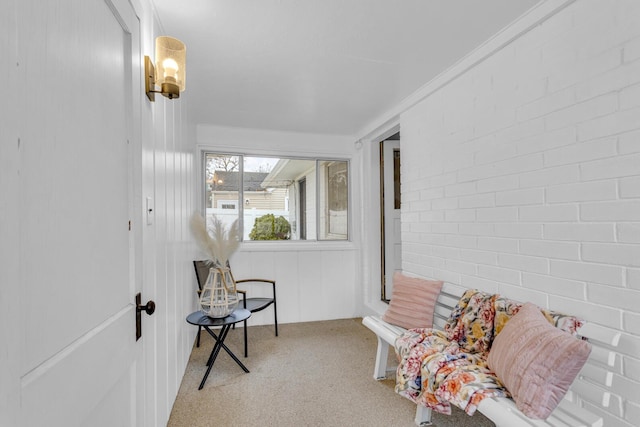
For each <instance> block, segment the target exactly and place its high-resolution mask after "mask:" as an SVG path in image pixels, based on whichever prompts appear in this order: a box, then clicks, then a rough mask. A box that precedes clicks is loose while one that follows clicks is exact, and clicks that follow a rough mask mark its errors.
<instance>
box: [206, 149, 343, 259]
mask: <svg viewBox="0 0 640 427" xmlns="http://www.w3.org/2000/svg"><path fill="white" fill-rule="evenodd" d="M209 154H211V155H215V156H237V157H239V160H240V161H239V165H238V173H239V174H240V175H239V176H240V177H241V179H240V182H239V187H240V188H239V190H238V198H237V214H238V225H239V227H240V230H241V243H242V244H245V243H248V244H252V245H253V244H256V245H258V246H261V247H262V246H263V245H264V246H265V247H266V246H270V247H273V246H274V245H282V244H283V242H287V243H285V244H286V245H291V244H301V245H305V246H306V245H308V244H309V243H317V244H322V245H331V244H337V245H343V244H345V243H350V244H351V243H352V238H353V237H352V236H353V231H352V216H353V201H352V198H353V192H352V185H353V184H352V180H353V177H352V172H351V165H352V163H351V159H350V158H348V157H340V156H335V155H334V156H321V155H320V156H319V155H309V156H307V155H289V154H284V153H263V152H260V151H257V150H256V151H255V152H254V151H227V150H217V149H215V148H212V147H201V148H200V150H199V156H200V162H199V165H200V171H199V173H198V188H199V199H200V212H201V213H202V214H203V215H206V210H207V201H206V195H207V185H206V170H207V155H209ZM245 157H258V158H275V159H286V160H307V161H313V162H314V163H315V166H314V168H315V171H314V175H315V181H316V182H315V200H314V203H315V210H316V213H315V215H314V216H315V226H316V231H315V235H316V238H315V239H304V240H301V239H295V240H294V239H289V240H270V241H260V240H250V239H247V240H245V239H244V227H245V224H244V216H245V204H244V199H245V197H244V194H245V190H244V159H245ZM323 162H344V163H346V172H347V188H346V191H347V233H346V237H345V238H330V237H329V233H326V234H327V236H326V238H323V239H320V238H318V236H319V234H320V221H321V215H320V214H319V211H320V209H321V201H320V197H321V194H320V193H321V188H320V187H321V186H320V179H319V178H320V176H319V175H320V173H319V170H318V168H319V167H320V164H321V163H323ZM297 181H298V180H296V182H297ZM307 188H308V186H307ZM296 197H298V194H296ZM296 203H297V202H296ZM298 214H299V213H296V215H298ZM303 242H305V243H303ZM306 242H308V243H306Z"/></svg>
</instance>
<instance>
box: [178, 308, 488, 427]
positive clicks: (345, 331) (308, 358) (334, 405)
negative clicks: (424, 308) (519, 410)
mask: <svg viewBox="0 0 640 427" xmlns="http://www.w3.org/2000/svg"><path fill="white" fill-rule="evenodd" d="M361 321H362V319H343V320H331V321H324V322H309V323H295V324H283V325H280V326H279V335H280V336H278V337H275V336H274V329H273V326H252V327H249V357H248V358H246V359H245V358H244V357H242V356H243V345H242V328H237V329H235V330H231V331H230V332H229V335H228V337H227V340H226V341H225V344H227V346H228V347H229V348H230V349H231V350H232V351H233V352H234V353H235V354H236V355H237V356H238V357H239V358H240V360H241V361H242V363H244V364H245V366H246V367H247V368H248V369H249V370H250V371H251V372H250V373H248V374H247V373H245V372H244V371H243V370H242V369H241V368H240V367H239V366H238V365H236V363H235V362H234V361H233V360H232V359H231V358H230V357H229V355H228V354H227V353H226V352H224V350H223V351H221V352H220V354H219V355H218V359H217V360H216V362H215V364H214V366H213V369H212V371H211V374H210V375H209V378H208V379H207V382H206V383H205V386H204V388H203V389H202V390H198V385H199V384H200V381H201V379H202V376H203V375H204V373H205V370H206V367H205V363H206V360H207V358H208V357H209V353H210V351H211V349H212V347H213V339H212V338H211V337H210V336H209V335H208V334H207V333H206V332H205V331H203V333H202V341H201V344H200V348H196V347H195V346H194V349H193V352H192V354H191V357H190V359H189V363H188V366H187V370H186V373H185V376H184V378H183V380H182V384H181V387H180V391H179V393H178V397H177V399H176V402H175V404H174V407H173V410H172V413H171V417H170V419H169V423H168V426H169V427H227V426H229V427H244V426H247V427H252V426H283V427H288V426H336V427H337V426H363V427H364V426H367V427H376V426H381V427H383V426H384V427H389V426H398V427H405V426H406V427H412V426H415V424H414V422H413V418H414V415H415V405H414V404H413V403H411V402H410V401H409V400H407V399H405V398H403V397H401V396H399V395H397V394H396V393H395V392H394V391H393V387H394V380H393V379H387V380H384V381H376V380H374V379H373V365H374V362H375V351H376V345H377V341H376V337H375V335H374V334H373V333H372V332H371V331H369V330H368V329H367V328H365V327H364V326H363V325H362V323H361ZM393 360H394V359H393V358H392V357H390V361H393ZM391 376H392V375H391ZM433 424H434V425H435V426H439V427H453V426H456V427H472V426H473V427H489V426H493V425H494V424H493V423H492V422H491V421H489V420H488V419H486V418H485V417H483V416H482V415H481V414H480V413H476V415H474V416H473V417H469V416H467V415H466V414H465V413H464V412H462V411H460V410H458V409H457V408H454V413H453V414H452V415H451V416H446V415H440V414H434V416H433Z"/></svg>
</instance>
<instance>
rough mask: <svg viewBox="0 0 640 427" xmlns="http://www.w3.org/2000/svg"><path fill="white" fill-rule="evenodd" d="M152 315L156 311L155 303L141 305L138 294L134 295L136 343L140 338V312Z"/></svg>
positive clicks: (149, 302) (148, 302)
mask: <svg viewBox="0 0 640 427" xmlns="http://www.w3.org/2000/svg"><path fill="white" fill-rule="evenodd" d="M143 311H144V312H145V313H147V314H148V315H152V314H153V313H154V312H155V311H156V303H155V302H153V301H152V300H149V301H147V303H146V304H145V305H142V296H141V295H140V292H138V293H137V294H136V341H138V340H139V339H140V337H141V336H142V312H143Z"/></svg>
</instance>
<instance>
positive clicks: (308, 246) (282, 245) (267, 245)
mask: <svg viewBox="0 0 640 427" xmlns="http://www.w3.org/2000/svg"><path fill="white" fill-rule="evenodd" d="M355 250H356V245H355V244H354V243H353V242H349V241H343V242H336V241H315V240H314V241H303V242H301V241H277V242H242V243H241V244H240V248H239V252H290V251H296V252H298V251H355Z"/></svg>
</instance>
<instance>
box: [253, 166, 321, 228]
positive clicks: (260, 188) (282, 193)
mask: <svg viewBox="0 0 640 427" xmlns="http://www.w3.org/2000/svg"><path fill="white" fill-rule="evenodd" d="M314 173H315V161H313V160H304V159H302V160H301V159H282V158H269V157H252V156H245V158H244V196H243V198H244V203H245V206H244V224H245V233H244V235H245V240H299V239H300V238H301V235H302V238H305V235H304V233H301V230H300V228H299V226H300V206H301V204H300V203H299V202H298V196H299V195H300V180H303V179H305V177H306V176H307V175H309V174H311V175H313V174H314ZM308 236H309V234H308V233H307V234H306V237H307V238H308Z"/></svg>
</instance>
